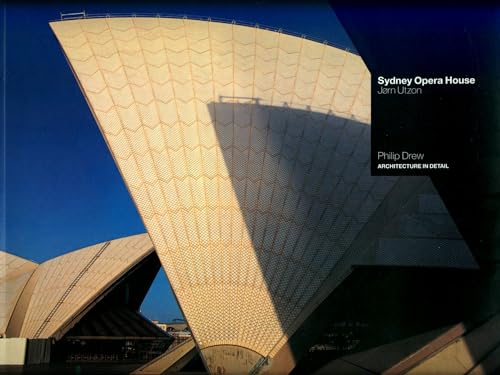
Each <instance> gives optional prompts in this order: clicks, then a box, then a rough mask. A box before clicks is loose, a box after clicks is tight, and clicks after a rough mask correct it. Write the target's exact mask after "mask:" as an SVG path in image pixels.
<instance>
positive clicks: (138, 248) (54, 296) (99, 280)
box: [19, 234, 153, 338]
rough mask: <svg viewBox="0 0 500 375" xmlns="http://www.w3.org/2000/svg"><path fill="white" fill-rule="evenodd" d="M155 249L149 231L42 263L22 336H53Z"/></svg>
mask: <svg viewBox="0 0 500 375" xmlns="http://www.w3.org/2000/svg"><path fill="white" fill-rule="evenodd" d="M152 251H153V245H152V243H151V240H150V239H149V236H148V235H147V234H140V235H135V236H130V237H125V238H120V239H117V240H113V241H108V242H104V243H100V244H96V245H92V246H89V247H86V248H83V249H81V250H77V251H73V252H71V253H68V254H65V255H62V256H59V257H57V258H54V259H51V260H49V261H47V262H44V263H42V264H41V265H40V266H39V267H38V268H37V270H36V271H35V273H34V275H33V276H34V277H33V280H34V282H35V284H34V285H33V288H32V289H31V290H30V293H31V296H30V300H29V304H28V305H27V308H26V313H25V317H24V322H23V325H22V329H21V332H20V335H19V336H20V337H28V338H46V337H53V336H54V334H55V333H56V332H57V331H58V330H59V329H61V327H62V325H63V324H64V323H66V322H68V321H70V320H71V319H73V318H74V317H75V315H76V314H78V313H80V312H81V311H82V310H83V309H84V308H86V307H87V306H88V304H89V303H91V302H92V301H93V300H95V298H97V297H98V296H99V295H100V293H102V292H103V291H104V290H106V288H108V287H109V286H110V285H111V284H112V283H113V282H114V281H116V280H117V279H118V278H119V277H120V276H122V275H123V274H124V273H125V272H126V271H127V270H129V269H131V268H132V267H133V266H134V265H135V264H137V262H139V261H140V260H141V259H143V258H144V257H145V256H147V255H148V254H150V253H151V252H152Z"/></svg>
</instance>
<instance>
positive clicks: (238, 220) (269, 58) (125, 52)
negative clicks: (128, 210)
mask: <svg viewBox="0 0 500 375" xmlns="http://www.w3.org/2000/svg"><path fill="white" fill-rule="evenodd" d="M50 25H51V27H52V29H53V31H54V33H55V35H56V36H57V39H58V40H59V42H60V44H61V46H62V48H63V50H64V53H65V54H66V56H67V58H68V60H69V63H70V65H71V68H72V69H73V71H74V73H75V76H76V78H77V80H78V82H79V84H80V86H81V89H82V91H83V93H84V95H85V97H86V99H87V101H88V104H89V106H90V108H91V110H92V112H93V114H94V116H95V119H96V121H97V123H98V125H99V128H100V130H101V132H102V134H103V136H104V138H105V139H106V142H107V144H108V146H109V149H110V150H111V152H112V154H113V157H114V160H115V162H116V164H117V166H118V168H119V170H120V172H121V174H122V176H123V179H124V180H125V183H126V185H127V187H128V189H129V191H130V193H131V196H132V198H133V200H134V202H135V204H136V205H137V208H138V210H139V213H140V215H141V217H142V219H143V221H144V224H145V226H146V228H147V230H148V232H149V234H150V236H151V239H152V241H153V243H154V246H155V248H156V251H157V253H158V255H159V258H160V260H161V263H162V265H163V267H164V269H165V270H166V273H167V275H168V279H169V281H170V283H171V285H172V288H173V290H174V292H175V295H176V297H177V299H178V301H179V304H180V307H181V309H182V311H183V313H184V315H185V317H186V319H187V321H188V323H189V326H190V328H191V330H192V333H193V336H194V338H195V341H196V345H197V347H198V349H199V350H200V351H201V354H202V357H203V359H204V362H205V365H206V366H207V367H208V368H209V369H210V371H211V372H213V373H216V372H218V371H219V370H218V368H219V369H220V368H222V367H223V368H224V369H225V370H226V371H227V373H232V372H235V371H237V370H236V369H244V370H245V371H246V372H254V373H255V372H256V371H257V370H259V369H260V370H261V371H271V370H269V369H271V368H273V367H272V366H277V365H278V362H279V361H278V360H277V359H278V358H280V356H283V358H284V357H286V356H287V350H288V352H289V351H290V350H289V349H287V343H288V341H289V338H290V337H291V336H292V335H293V334H294V333H295V332H296V331H297V329H298V328H299V327H300V326H301V324H302V323H303V322H304V321H305V320H306V319H307V317H308V316H309V315H310V314H311V312H312V311H314V309H315V308H316V307H317V306H318V305H319V304H320V303H321V302H322V301H323V300H324V299H325V298H326V297H327V296H328V295H329V294H330V293H331V291H332V290H333V289H335V287H336V286H338V285H339V283H340V282H341V281H342V279H343V278H344V277H345V276H346V274H348V272H349V270H350V267H351V266H352V265H353V264H359V263H363V262H367V261H368V260H367V259H371V260H370V261H371V262H372V263H376V262H379V263H384V262H393V263H394V264H399V263H405V262H406V263H411V262H412V261H414V260H412V259H411V256H408V257H407V258H405V255H401V259H397V257H396V258H390V259H389V258H385V257H384V255H383V249H382V250H380V249H379V250H380V251H379V252H377V256H376V257H367V255H366V249H368V248H369V246H368V244H370V243H371V242H373V240H374V238H376V235H377V234H378V233H380V232H381V231H382V229H381V228H378V227H377V225H379V226H383V225H384V222H385V221H384V220H385V219H384V216H383V215H384V214H383V213H381V211H380V207H381V205H382V203H383V201H384V200H386V199H388V196H389V195H390V193H391V191H393V190H394V189H396V186H397V185H398V184H401V183H403V182H402V181H403V180H406V181H412V182H411V183H410V184H409V185H415V186H416V185H419V184H421V183H422V181H424V180H426V179H424V178H412V179H408V178H397V177H372V176H371V175H370V166H369V155H370V147H369V146H370V127H369V124H370V74H369V72H368V70H367V68H366V66H365V65H364V63H363V61H362V60H361V58H360V57H359V56H357V55H355V54H351V53H348V52H346V51H343V50H340V49H338V48H335V47H332V46H329V45H327V44H321V43H317V42H314V41H311V40H308V39H305V38H299V37H294V36H290V35H287V34H283V33H279V32H274V31H269V30H264V29H260V28H258V27H247V26H240V25H236V24H229V23H219V22H212V21H198V20H189V19H175V18H160V17H157V18H147V17H131V18H95V19H78V20H67V21H60V22H52V23H51V24H50ZM426 181H427V180H426ZM426 183H428V184H429V182H428V181H427V182H426ZM407 184H408V183H407ZM430 189H433V188H432V186H431V187H430ZM394 199H403V198H397V197H395V198H394ZM437 199H439V198H437ZM396 203H397V202H396ZM375 217H376V219H374V218H375ZM371 221H376V224H374V225H372V226H369V225H367V224H368V223H369V222H371ZM377 228H378V229H377ZM458 237H459V236H458ZM456 242H457V243H459V242H460V243H461V244H462V245H461V247H460V246H454V249H456V251H457V252H458V253H460V254H458V255H457V256H456V257H451V258H450V257H447V258H446V259H454V261H456V262H458V263H460V262H461V259H465V258H467V256H468V250H467V249H466V248H464V246H465V245H464V244H463V241H462V240H461V238H457V240H456ZM464 254H465V255H464ZM461 256H462V258H460V257H461ZM463 257H465V258H463ZM431 258H432V257H431ZM457 259H458V260H457ZM420 261H422V262H424V263H425V262H427V260H425V261H424V260H420ZM442 261H443V260H442V259H441V260H440V259H434V258H433V259H431V260H429V261H428V262H430V265H436V264H439V262H442ZM446 261H449V260H446ZM398 262H399V263H398ZM436 262H437V263H436ZM428 265H429V264H428ZM441 265H443V264H441ZM288 355H289V356H290V355H291V354H290V353H288ZM285 367H286V366H285ZM266 368H267V369H268V370H265V369H266ZM274 369H275V371H278V369H277V367H275V368H274Z"/></svg>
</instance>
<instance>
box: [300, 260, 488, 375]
mask: <svg viewBox="0 0 500 375" xmlns="http://www.w3.org/2000/svg"><path fill="white" fill-rule="evenodd" d="M479 285H480V279H479V272H478V271H469V270H457V269H442V268H415V267H410V268H407V267H354V268H353V272H352V273H351V275H349V277H348V278H347V279H346V280H344V282H343V283H342V284H341V285H340V286H339V287H338V288H336V289H335V290H334V291H333V292H332V293H331V294H330V296H329V297H328V298H327V299H326V300H325V301H324V302H323V303H322V304H321V305H320V306H319V307H318V308H317V309H316V310H315V311H314V313H313V314H311V316H310V317H309V318H308V319H307V320H306V322H305V323H304V324H303V325H302V326H301V328H300V329H299V330H298V331H297V332H296V333H295V334H294V335H293V336H292V338H291V340H290V343H291V345H292V347H295V348H296V349H295V351H296V352H306V354H305V355H304V356H303V358H302V359H301V360H300V361H299V363H298V364H297V367H296V368H295V369H294V371H293V372H292V373H293V374H303V373H312V372H314V371H316V370H318V369H319V368H320V367H322V366H323V365H325V364H326V363H328V362H330V361H332V360H334V359H336V358H340V357H342V356H345V355H347V354H352V353H357V352H361V351H363V350H367V349H369V348H373V347H378V346H381V345H384V344H389V343H392V342H395V341H399V340H403V339H406V338H410V337H413V336H416V335H420V334H423V333H426V332H428V331H431V330H438V331H436V332H435V333H433V334H430V335H427V336H426V337H423V338H422V339H421V340H420V341H418V342H416V345H415V344H413V345H412V343H411V342H409V343H408V344H407V345H405V346H403V345H399V346H398V348H397V350H396V351H393V352H392V353H391V357H388V356H386V358H377V360H378V364H379V366H380V364H381V363H383V364H384V365H386V366H387V368H385V369H388V368H389V367H390V366H393V365H395V364H396V363H397V362H399V361H400V360H402V359H403V358H405V357H406V356H408V355H410V354H413V352H414V351H416V350H417V349H419V348H420V346H422V345H425V344H426V343H427V342H430V341H432V340H433V339H434V338H435V337H437V336H438V335H440V334H442V333H443V332H441V331H440V330H439V329H440V328H442V327H447V326H450V325H453V324H457V323H460V322H462V321H463V319H464V317H467V316H470V315H471V313H472V311H473V310H474V308H475V306H473V305H471V304H470V302H469V301H470V299H471V298H472V297H473V295H474V294H475V293H476V292H477V288H478V286H479ZM385 369H384V370H385Z"/></svg>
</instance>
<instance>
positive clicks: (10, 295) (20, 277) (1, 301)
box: [0, 251, 38, 335]
mask: <svg viewBox="0 0 500 375" xmlns="http://www.w3.org/2000/svg"><path fill="white" fill-rule="evenodd" d="M0 259H1V263H0V335H4V334H5V331H6V329H7V324H8V323H9V320H10V317H11V314H12V312H13V310H14V306H15V304H16V303H17V300H18V299H19V296H20V295H21V292H22V290H23V288H24V286H25V285H26V283H27V282H28V280H29V278H30V276H31V275H32V274H33V271H34V270H35V269H36V267H37V266H38V265H37V264H36V263H33V262H31V261H29V260H26V259H23V258H20V257H18V256H16V255H13V254H9V253H7V252H4V251H0Z"/></svg>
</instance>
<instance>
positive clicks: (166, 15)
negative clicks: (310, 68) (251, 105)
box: [60, 11, 358, 55]
mask: <svg viewBox="0 0 500 375" xmlns="http://www.w3.org/2000/svg"><path fill="white" fill-rule="evenodd" d="M60 15H61V21H65V20H72V19H87V18H112V17H113V18H117V17H158V18H182V19H188V20H196V21H209V22H211V21H214V22H221V23H230V24H233V25H239V26H248V27H255V28H258V29H263V30H269V31H275V32H278V33H283V34H287V35H291V36H295V37H299V38H304V39H307V40H310V41H313V42H317V43H323V44H327V45H331V46H332V47H335V48H338V49H341V50H344V51H346V52H349V53H352V54H354V55H358V53H357V52H356V51H353V50H351V49H350V48H349V47H346V46H342V45H340V44H338V43H330V42H328V41H327V40H321V39H318V38H314V37H311V36H308V35H305V34H301V33H297V32H295V31H291V30H287V29H283V28H281V27H274V26H269V25H263V24H259V23H252V22H247V21H236V20H233V19H228V18H219V17H208V16H198V15H193V14H172V13H87V12H86V11H82V12H74V13H60Z"/></svg>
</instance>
